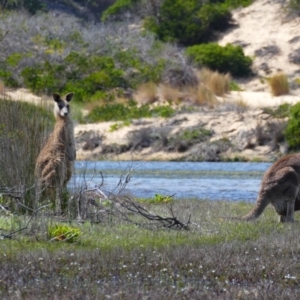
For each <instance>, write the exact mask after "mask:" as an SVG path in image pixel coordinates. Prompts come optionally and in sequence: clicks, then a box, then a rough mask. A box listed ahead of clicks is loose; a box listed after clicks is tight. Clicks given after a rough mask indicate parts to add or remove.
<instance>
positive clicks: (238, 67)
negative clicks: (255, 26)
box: [186, 43, 252, 77]
mask: <svg viewBox="0 0 300 300" xmlns="http://www.w3.org/2000/svg"><path fill="white" fill-rule="evenodd" d="M186 52H187V54H188V56H190V57H191V58H192V59H193V61H194V62H195V63H196V64H197V65H198V66H205V67H207V68H209V69H211V70H214V71H218V72H220V73H228V72H229V73H230V74H231V75H232V76H238V77H242V76H248V75H250V74H251V72H252V71H251V64H252V59H251V58H250V57H249V56H245V55H244V52H243V49H242V48H241V47H240V46H234V45H231V44H228V45H226V46H224V47H223V46H220V45H218V44H216V43H208V44H201V45H195V46H191V47H188V48H187V49H186Z"/></svg>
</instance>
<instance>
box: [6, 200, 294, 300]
mask: <svg viewBox="0 0 300 300" xmlns="http://www.w3.org/2000/svg"><path fill="white" fill-rule="evenodd" d="M147 205H148V207H149V208H150V209H151V210H156V211H159V213H160V214H164V213H167V211H168V208H169V207H170V205H171V204H170V203H165V204H164V203H161V202H160V204H159V205H157V204H154V203H153V204H150V203H149V204H147ZM252 206H253V205H252V204H249V203H248V204H247V203H243V202H240V203H227V202H222V201H214V202H212V201H205V200H192V199H186V200H183V199H181V200H176V201H174V202H172V208H173V211H174V212H175V213H177V214H178V215H179V216H180V218H182V219H185V218H187V217H188V216H189V215H190V214H191V224H190V230H189V231H176V230H162V229H159V230H155V229H153V230H149V229H144V228H142V227H139V226H136V225H133V224H129V223H127V222H124V221H122V220H121V219H119V218H115V217H114V216H112V217H111V218H109V219H108V220H109V221H103V222H101V223H98V224H97V223H92V224H91V223H89V222H86V223H85V224H77V223H76V222H72V223H71V224H70V223H68V225H64V224H61V223H58V224H59V225H57V226H60V227H64V226H70V227H72V228H76V229H77V230H78V231H79V230H80V232H81V233H80V235H78V236H77V238H76V240H74V241H73V242H72V243H70V242H67V241H65V240H64V239H56V240H53V239H52V240H51V239H49V236H48V230H47V229H49V228H52V227H53V226H54V224H57V221H55V219H51V218H50V219H47V218H45V217H43V216H42V215H40V216H39V215H37V216H36V218H34V219H33V220H32V222H31V223H30V225H29V226H28V228H27V229H26V230H24V231H21V232H18V233H17V234H15V235H13V236H12V238H11V239H6V238H4V239H2V240H1V249H2V251H1V256H2V259H1V261H0V276H1V278H2V280H1V283H0V287H1V288H0V297H1V298H3V299H13V298H15V297H17V296H18V297H21V298H25V299H26V298H32V297H34V298H43V299H53V298H60V299H70V298H81V299H82V298H105V297H116V298H120V297H121V298H122V299H140V298H145V297H148V298H151V299H153V298H155V299H158V298H164V299H185V298H189V299H190V298H193V299H200V298H201V299H255V298H257V297H258V296H257V295H259V297H262V298H264V299H270V298H272V299H285V298H290V299H296V298H297V297H298V293H299V292H298V284H299V282H298V281H299V279H298V269H299V263H298V260H297V259H296V258H297V256H298V255H299V253H298V252H299V249H298V248H299V247H298V242H297V239H295V235H297V231H298V230H299V228H298V226H297V225H296V224H280V223H278V222H277V216H276V214H275V212H274V211H273V210H272V209H271V208H268V209H267V210H266V211H265V212H264V214H263V216H262V217H261V218H260V219H259V220H258V221H256V222H240V221H235V220H230V219H227V217H231V216H239V215H243V214H245V213H246V212H248V211H249V209H250V208H251V207H252ZM298 217H299V216H298V215H297V213H296V218H298ZM24 223H26V217H17V216H6V217H5V216H1V217H0V224H1V225H0V227H1V234H2V238H3V234H5V233H8V232H10V231H12V230H15V229H18V228H20V227H22V224H24ZM51 224H52V225H51Z"/></svg>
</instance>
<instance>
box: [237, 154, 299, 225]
mask: <svg viewBox="0 0 300 300" xmlns="http://www.w3.org/2000/svg"><path fill="white" fill-rule="evenodd" d="M299 189H300V153H295V154H290V155H287V156H284V157H282V158H280V159H279V160H278V161H276V162H275V163H274V164H273V165H272V166H271V167H270V168H269V169H268V170H267V172H266V173H265V175H264V177H263V179H262V182H261V187H260V191H259V194H258V197H257V200H256V206H255V207H254V208H253V209H252V210H251V211H250V212H249V213H248V214H247V215H245V216H243V217H242V218H241V219H243V220H247V221H248V220H253V219H256V218H258V217H259V216H260V215H261V214H262V212H263V211H264V209H265V208H266V206H267V205H268V204H270V203H271V204H272V205H273V206H274V208H275V211H276V212H277V214H278V215H279V221H280V222H294V212H295V211H297V210H300V194H299Z"/></svg>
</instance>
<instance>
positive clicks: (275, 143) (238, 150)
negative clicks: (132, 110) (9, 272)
mask: <svg viewBox="0 0 300 300" xmlns="http://www.w3.org/2000/svg"><path fill="white" fill-rule="evenodd" d="M286 5H287V1H268V0H256V1H255V2H254V3H253V4H252V5H250V6H249V7H245V8H239V9H236V10H234V11H233V20H234V24H235V25H234V26H233V27H231V28H230V29H229V30H227V31H226V32H224V33H222V34H220V35H219V38H218V43H219V44H220V45H226V44H227V43H231V44H234V45H240V46H241V47H242V48H243V50H244V52H245V54H246V55H249V56H251V57H252V58H253V59H254V60H253V73H254V75H253V76H251V77H250V78H247V79H241V78H239V79H236V78H235V79H234V80H235V81H236V82H237V84H238V85H239V87H240V91H231V92H230V93H228V94H226V95H225V96H222V97H218V101H217V103H215V104H214V105H212V106H211V107H207V106H205V107H196V108H195V107H194V108H193V109H191V108H188V106H187V107H186V106H185V105H179V106H178V107H177V109H178V110H179V113H177V114H176V115H175V116H173V117H172V118H167V119H163V118H149V119H139V120H134V121H133V122H132V123H131V124H123V122H101V123H93V124H77V125H76V127H75V132H76V139H77V152H78V159H95V160H97V159H120V160H131V159H133V160H141V159H143V160H192V161H193V160H210V161H219V160H263V161H273V160H274V159H276V158H277V157H279V156H280V155H282V154H284V153H286V152H287V150H288V148H287V144H286V142H285V141H284V138H283V134H282V132H283V129H284V127H285V125H286V121H287V119H284V118H277V117H276V116H274V114H273V113H272V112H273V111H274V110H276V108H277V107H278V106H279V105H281V104H284V103H291V104H294V103H297V102H298V101H299V97H298V93H299V90H300V89H299V86H300V77H299V76H300V75H299V65H300V50H299V49H300V35H299V33H298V28H299V24H300V17H299V16H296V15H289V14H288V13H287V11H286ZM76 26H77V25H76ZM68 27H71V23H70V24H68ZM78 28H79V27H78ZM128 28H133V29H130V30H129V32H134V35H135V38H136V36H137V35H138V31H139V29H138V28H139V27H138V26H136V24H134V25H132V24H131V25H129V26H128ZM122 29H124V28H122ZM92 30H94V31H96V27H93V29H92ZM86 32H91V31H88V28H86ZM111 32H112V31H110V33H111ZM124 32H125V30H123V32H122V34H123V36H122V38H123V39H124V41H122V42H121V44H120V47H121V49H122V47H123V48H124V47H125V48H124V49H127V48H126V47H128V45H129V43H130V42H132V40H130V39H129V38H128V36H127V35H126V34H127V33H126V34H125V33H124ZM64 34H66V32H65V33H64ZM104 36H105V32H104V31H103V32H102V33H101V34H100V36H99V37H101V38H103V37H104ZM89 39H91V37H90V36H89ZM144 41H145V42H147V43H148V42H149V39H148V40H144ZM135 43H137V45H139V47H141V48H142V51H144V52H145V49H143V48H146V47H148V45H147V46H146V43H145V44H144V45H143V44H142V43H141V42H140V40H138V39H137V38H136V39H135ZM98 45H100V43H99V41H98V44H96V46H98ZM96 46H95V45H94V46H93V47H94V48H95V47H96ZM90 48H91V47H90ZM90 48H89V50H90ZM176 49H177V48H170V47H169V48H166V51H165V52H164V53H163V55H165V56H166V57H175V58H176V57H179V58H181V59H182V57H181V55H180V54H178V55H177V56H176V54H174V53H175V51H176ZM108 50H109V48H108V47H107V49H106V51H108ZM114 51H115V50H114ZM114 51H113V52H112V51H111V52H110V53H111V55H114V54H115V52H114ZM107 53H109V52H107ZM148 59H149V64H150V65H151V63H153V58H148ZM177 60H178V59H177ZM279 71H282V72H284V73H285V74H287V75H288V78H289V83H290V88H291V89H290V94H289V95H284V96H278V97H273V96H272V95H271V92H270V88H269V85H268V81H267V79H268V77H270V76H272V75H274V74H276V73H277V72H279ZM136 73H137V72H136V70H130V72H129V71H128V77H132V76H135V74H136ZM160 88H161V87H160V86H158V88H157V91H156V92H157V95H156V98H157V99H158V102H157V103H158V104H157V105H160V104H163V103H164V101H165V100H166V99H164V98H163V97H161V93H160ZM4 94H5V95H6V96H7V97H11V98H13V99H21V100H26V99H28V101H33V100H34V101H35V103H38V102H39V101H41V99H49V98H47V97H44V96H43V97H39V96H37V95H35V96H31V94H30V93H28V92H27V91H26V90H18V91H15V90H9V89H5V90H4ZM266 107H271V109H269V108H268V109H266Z"/></svg>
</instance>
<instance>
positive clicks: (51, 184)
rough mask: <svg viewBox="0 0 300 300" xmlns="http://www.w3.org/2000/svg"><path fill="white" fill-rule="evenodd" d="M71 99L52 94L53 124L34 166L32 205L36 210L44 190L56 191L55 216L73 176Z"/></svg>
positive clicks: (74, 157) (74, 151) (73, 146)
mask: <svg viewBox="0 0 300 300" xmlns="http://www.w3.org/2000/svg"><path fill="white" fill-rule="evenodd" d="M73 96H74V93H68V94H67V95H66V96H65V97H64V98H62V97H61V96H60V95H59V94H53V99H54V116H55V119H56V122H55V125H54V129H53V132H52V134H51V135H50V136H49V138H48V140H47V142H46V144H45V146H44V147H43V149H42V150H41V152H40V154H39V155H38V158H37V160H36V165H35V177H36V197H35V205H34V206H35V208H36V206H37V203H38V201H39V200H40V197H41V194H42V192H43V191H44V190H47V189H48V188H55V189H56V198H55V212H56V213H57V214H61V212H62V207H61V197H62V192H63V189H64V188H65V186H66V184H67V182H68V181H69V179H70V178H71V176H72V172H73V167H74V160H75V159H76V149H75V139H74V127H73V122H72V120H71V118H70V106H69V102H70V101H71V100H72V98H73Z"/></svg>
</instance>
